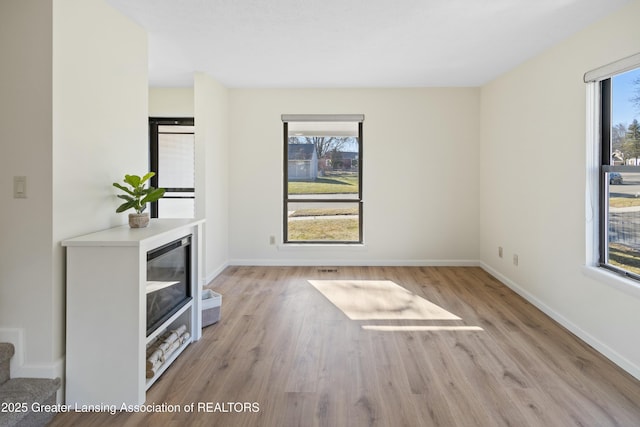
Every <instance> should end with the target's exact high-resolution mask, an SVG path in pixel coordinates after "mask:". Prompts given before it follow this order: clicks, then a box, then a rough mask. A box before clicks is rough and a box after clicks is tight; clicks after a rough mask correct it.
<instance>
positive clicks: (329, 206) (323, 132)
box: [282, 115, 364, 243]
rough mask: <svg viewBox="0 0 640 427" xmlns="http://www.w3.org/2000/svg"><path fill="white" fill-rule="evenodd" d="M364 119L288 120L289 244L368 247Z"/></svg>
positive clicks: (301, 117) (286, 222) (314, 117)
mask: <svg viewBox="0 0 640 427" xmlns="http://www.w3.org/2000/svg"><path fill="white" fill-rule="evenodd" d="M363 119H364V116H362V115H283V116H282V121H283V126H284V207H283V214H284V237H283V239H284V242H285V243H362V240H363V237H362V236H363V232H362V121H363Z"/></svg>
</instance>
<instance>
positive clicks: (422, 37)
mask: <svg viewBox="0 0 640 427" xmlns="http://www.w3.org/2000/svg"><path fill="white" fill-rule="evenodd" d="M107 1H108V2H109V3H110V4H112V5H113V6H114V7H116V8H117V9H119V10H121V11H122V12H123V13H124V14H125V15H128V16H130V17H131V18H132V19H133V20H134V21H136V22H138V23H139V24H140V25H142V26H143V27H144V28H145V29H147V31H148V33H149V78H150V84H151V85H152V86H190V85H191V84H192V83H193V72H194V71H203V72H206V73H207V74H209V75H211V76H212V77H214V78H215V79H216V80H218V81H219V82H220V83H222V84H224V85H226V86H228V87H305V88H313V87H413V86H478V85H482V84H484V83H486V82H488V81H490V80H492V79H494V78H495V77H497V76H499V75H500V74H502V73H504V72H505V71H507V70H509V69H511V68H512V67H514V66H516V65H518V64H519V63H521V62H523V61H525V60H526V59H528V58H530V57H532V56H534V55H535V54H537V53H539V52H541V51H542V50H544V49H545V48H547V47H549V46H551V45H553V44H555V43H557V42H559V41H561V40H562V39H564V38H566V37H568V36H569V35H571V34H573V33H575V32H577V31H579V30H580V29H582V28H584V27H585V26H587V25H588V24H590V23H592V22H595V21H597V20H598V19H600V18H602V17H604V16H605V15H607V14H608V13H611V12H613V11H614V10H615V9H617V8H619V7H620V6H622V5H624V4H626V3H628V2H629V1H630V0H135V1H132V0H107Z"/></svg>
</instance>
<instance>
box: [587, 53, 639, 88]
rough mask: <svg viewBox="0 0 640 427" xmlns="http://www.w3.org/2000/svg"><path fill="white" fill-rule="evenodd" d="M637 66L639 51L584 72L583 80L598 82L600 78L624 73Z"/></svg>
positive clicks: (603, 78)
mask: <svg viewBox="0 0 640 427" xmlns="http://www.w3.org/2000/svg"><path fill="white" fill-rule="evenodd" d="M638 67H640V53H636V54H635V55H631V56H628V57H626V58H623V59H620V60H618V61H615V62H612V63H610V64H607V65H603V66H602V67H598V68H596V69H594V70H591V71H588V72H586V73H585V75H584V82H585V83H589V82H599V81H601V80H605V79H608V78H609V77H611V76H613V75H615V74H620V73H624V72H626V71H630V70H633V69H634V68H638Z"/></svg>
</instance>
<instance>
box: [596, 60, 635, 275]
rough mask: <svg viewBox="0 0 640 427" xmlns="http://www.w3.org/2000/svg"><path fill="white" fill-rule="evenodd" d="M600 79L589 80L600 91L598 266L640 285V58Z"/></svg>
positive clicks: (619, 65)
mask: <svg viewBox="0 0 640 427" xmlns="http://www.w3.org/2000/svg"><path fill="white" fill-rule="evenodd" d="M634 58H635V62H633V60H634ZM597 71H598V70H594V72H591V73H592V74H598V73H597ZM599 74H600V75H596V76H595V77H592V78H591V79H590V78H589V73H587V75H586V76H585V81H588V82H590V83H591V84H592V85H593V87H594V91H593V99H592V104H593V105H594V106H595V108H593V116H594V126H593V130H592V132H593V134H594V137H593V139H594V140H595V141H597V149H596V150H594V153H593V154H594V157H596V158H598V161H597V164H598V165H597V166H598V171H597V187H598V192H597V199H598V205H599V209H598V210H597V211H596V210H594V213H595V215H596V216H597V218H598V221H597V224H598V225H597V226H598V230H597V245H594V246H595V247H596V249H597V252H598V253H597V264H598V265H599V266H601V267H603V268H605V269H608V270H610V271H613V272H616V273H619V274H621V275H623V276H626V277H629V278H632V279H635V280H640V123H639V122H640V55H635V56H634V57H630V58H626V59H625V60H623V61H621V62H619V63H617V64H611V65H609V66H608V68H606V67H605V68H604V70H600V73H599ZM594 175H595V174H594ZM593 183H594V184H595V179H594V180H593ZM592 194H595V192H592Z"/></svg>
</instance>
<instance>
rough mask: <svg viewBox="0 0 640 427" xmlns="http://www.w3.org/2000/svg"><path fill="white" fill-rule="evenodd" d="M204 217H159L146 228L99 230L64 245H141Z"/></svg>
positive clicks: (188, 225)
mask: <svg viewBox="0 0 640 427" xmlns="http://www.w3.org/2000/svg"><path fill="white" fill-rule="evenodd" d="M202 223H204V220H203V219H157V218H154V219H152V220H150V221H149V225H148V226H147V227H145V228H131V227H129V226H128V225H122V226H120V227H114V228H109V229H106V230H102V231H97V232H95V233H91V234H85V235H84V236H78V237H74V238H71V239H67V240H63V241H62V246H67V247H69V246H141V245H144V244H147V243H148V242H149V241H153V240H156V239H159V238H160V239H161V238H162V236H164V235H165V234H168V233H173V232H174V231H175V230H176V229H177V228H183V227H191V226H197V225H200V224H202Z"/></svg>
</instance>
